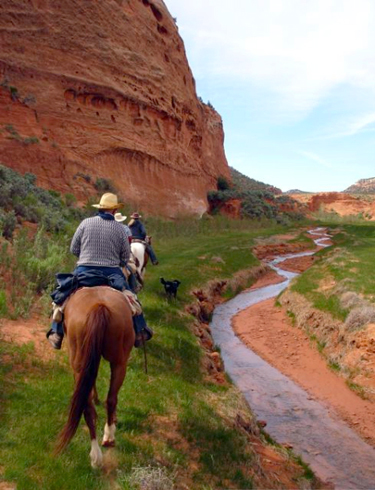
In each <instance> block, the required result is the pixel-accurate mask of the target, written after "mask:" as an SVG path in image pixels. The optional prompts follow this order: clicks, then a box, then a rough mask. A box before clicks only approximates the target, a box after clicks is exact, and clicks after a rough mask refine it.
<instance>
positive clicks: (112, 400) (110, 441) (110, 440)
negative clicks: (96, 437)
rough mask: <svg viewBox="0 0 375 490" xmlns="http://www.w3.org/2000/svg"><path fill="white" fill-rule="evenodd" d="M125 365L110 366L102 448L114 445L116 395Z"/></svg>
mask: <svg viewBox="0 0 375 490" xmlns="http://www.w3.org/2000/svg"><path fill="white" fill-rule="evenodd" d="M125 374H126V363H125V362H124V364H111V383H110V387H109V391H108V396H107V402H106V405H107V422H106V424H105V427H104V437H103V443H102V444H103V446H106V447H112V446H114V445H115V431H116V406H117V395H118V392H119V390H120V388H121V386H122V383H123V382H124V378H125Z"/></svg>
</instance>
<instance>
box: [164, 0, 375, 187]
mask: <svg viewBox="0 0 375 490" xmlns="http://www.w3.org/2000/svg"><path fill="white" fill-rule="evenodd" d="M164 1H165V3H166V5H167V7H168V9H169V11H170V13H171V15H172V16H173V17H175V18H177V26H178V29H179V33H180V35H181V37H182V39H183V41H184V44H185V49H186V54H187V57H188V61H189V65H190V68H191V70H192V72H193V75H194V78H195V80H196V87H197V95H198V96H200V97H202V99H203V100H204V101H205V102H207V101H209V102H210V103H211V104H212V105H213V106H214V107H215V109H216V110H217V111H218V112H219V114H220V115H221V117H222V118H223V124H224V132H225V143H224V144H225V152H226V156H227V160H228V163H229V165H230V166H232V167H234V168H235V169H237V170H239V171H240V172H242V173H243V174H245V175H248V176H249V177H252V178H254V179H256V180H260V181H262V182H266V183H268V184H272V185H275V186H276V187H279V188H281V189H282V190H283V191H284V192H285V191H287V190H290V189H300V190H304V191H310V192H324V191H343V190H345V189H346V188H347V187H349V186H350V185H352V184H354V183H355V182H356V181H358V180H359V179H363V178H370V177H375V0H232V1H231V2H229V1H224V0H204V1H203V0H164Z"/></svg>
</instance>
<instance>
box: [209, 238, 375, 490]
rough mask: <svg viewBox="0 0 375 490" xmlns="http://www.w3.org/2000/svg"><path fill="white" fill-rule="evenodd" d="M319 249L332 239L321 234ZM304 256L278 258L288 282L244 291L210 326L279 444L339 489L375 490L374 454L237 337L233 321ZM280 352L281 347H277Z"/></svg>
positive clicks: (275, 288)
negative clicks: (290, 263) (293, 260)
mask: <svg viewBox="0 0 375 490" xmlns="http://www.w3.org/2000/svg"><path fill="white" fill-rule="evenodd" d="M310 233H311V235H313V236H314V235H315V236H319V238H318V239H316V240H315V243H316V244H317V245H321V246H325V243H324V241H326V240H327V238H329V237H328V236H327V235H324V236H322V230H321V229H316V230H311V231H310ZM312 253H313V252H304V253H299V254H293V255H286V256H285V255H284V256H283V257H278V258H276V259H275V260H274V261H273V262H272V263H271V264H270V265H271V267H272V268H273V269H275V270H276V271H277V272H278V273H279V274H280V275H281V276H283V277H285V278H286V280H285V281H284V282H282V283H279V284H274V285H272V286H266V287H263V288H259V289H256V290H252V291H245V292H243V293H241V294H239V295H238V296H236V297H235V298H233V299H232V300H230V301H228V302H226V303H224V304H222V305H219V306H218V307H216V308H215V311H214V315H213V318H212V322H211V329H212V335H213V338H214V341H215V344H216V345H218V346H220V349H221V355H222V358H223V360H224V364H225V370H226V372H227V373H228V374H229V376H230V377H231V378H232V380H233V382H234V383H235V384H236V385H237V386H238V388H239V389H240V390H241V391H242V392H243V394H244V396H245V398H246V400H247V401H248V403H249V405H250V406H251V408H252V410H253V412H254V413H255V414H256V416H257V418H258V419H263V420H266V422H267V429H266V431H267V433H268V434H269V435H270V436H271V437H272V438H273V439H275V440H276V441H277V442H278V443H280V444H290V445H291V446H293V450H294V452H295V454H299V455H301V456H302V458H303V460H304V461H305V462H307V463H308V464H309V465H310V467H311V468H312V470H313V471H314V472H315V474H316V475H317V476H319V477H320V478H321V479H323V480H324V481H327V482H331V483H333V484H334V485H335V488H337V489H341V490H347V489H348V490H349V489H356V490H357V489H358V490H359V489H364V490H371V489H375V449H374V448H372V447H371V446H369V445H368V444H366V443H365V442H364V441H363V440H362V439H361V438H360V437H359V436H358V435H357V434H356V433H355V432H354V431H353V430H352V429H350V428H349V427H348V426H347V425H346V424H345V423H344V422H343V421H342V420H340V418H339V417H338V416H337V415H336V414H335V413H334V412H333V411H332V410H330V409H329V408H328V407H327V406H326V405H324V404H323V403H322V402H319V401H316V400H314V399H313V397H311V395H309V393H307V392H306V391H305V390H303V389H302V388H301V387H300V386H298V385H297V384H296V383H294V382H293V381H291V380H290V379H289V378H287V377H286V376H284V375H283V374H282V373H280V372H279V371H278V370H277V369H275V368H274V367H272V366H271V365H270V364H268V363H267V362H266V361H264V360H263V359H262V358H260V357H259V356H258V355H257V354H255V353H254V352H253V351H252V350H251V349H249V348H248V347H247V346H245V344H243V342H242V341H241V340H240V339H239V338H238V337H237V336H236V335H235V334H234V332H233V330H232V326H231V320H232V317H233V316H235V315H236V314H237V313H238V312H239V311H241V310H244V309H246V308H248V307H249V306H252V305H254V304H256V303H260V302H261V301H263V300H266V299H270V298H273V297H276V296H277V295H278V294H279V293H280V292H281V291H282V290H283V289H285V288H286V287H287V286H288V284H289V282H290V280H291V279H292V278H293V277H295V276H297V275H298V274H295V273H292V272H287V271H284V270H282V269H279V268H278V267H277V264H279V263H280V262H282V261H283V260H286V259H289V258H293V257H301V256H304V255H311V254H312ZM275 349H277V345H275Z"/></svg>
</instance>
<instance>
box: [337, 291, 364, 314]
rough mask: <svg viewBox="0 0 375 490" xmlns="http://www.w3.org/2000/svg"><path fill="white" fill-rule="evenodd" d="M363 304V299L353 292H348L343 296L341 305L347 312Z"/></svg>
mask: <svg viewBox="0 0 375 490" xmlns="http://www.w3.org/2000/svg"><path fill="white" fill-rule="evenodd" d="M362 302H363V299H362V298H361V297H360V296H359V295H358V294H357V293H354V292H353V291H346V292H345V293H343V294H342V295H341V298H340V305H341V307H342V308H344V309H345V310H349V309H351V308H355V307H356V306H358V305H360V304H361V303H362Z"/></svg>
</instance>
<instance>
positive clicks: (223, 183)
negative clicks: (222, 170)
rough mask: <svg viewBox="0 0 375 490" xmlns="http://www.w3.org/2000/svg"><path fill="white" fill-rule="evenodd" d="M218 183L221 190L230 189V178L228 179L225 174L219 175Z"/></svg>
mask: <svg viewBox="0 0 375 490" xmlns="http://www.w3.org/2000/svg"><path fill="white" fill-rule="evenodd" d="M216 185H217V189H218V190H219V191H227V190H228V189H230V185H229V182H228V179H226V178H225V177H224V176H223V175H219V177H218V178H217V183H216Z"/></svg>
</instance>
